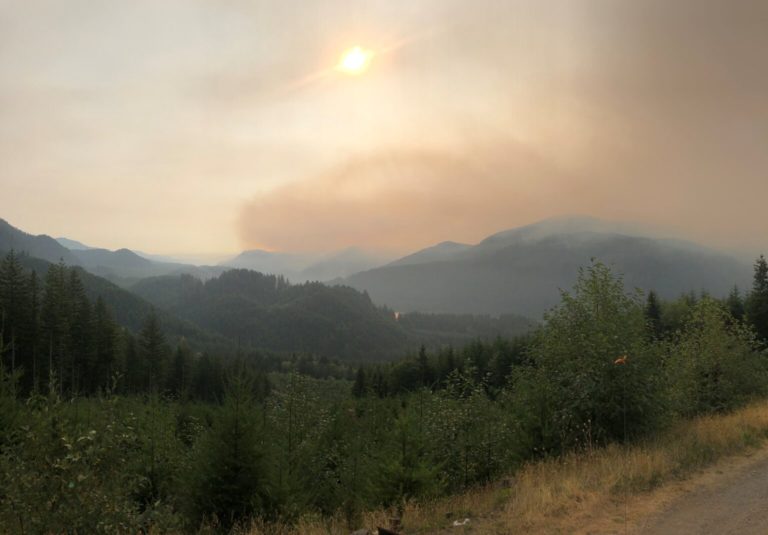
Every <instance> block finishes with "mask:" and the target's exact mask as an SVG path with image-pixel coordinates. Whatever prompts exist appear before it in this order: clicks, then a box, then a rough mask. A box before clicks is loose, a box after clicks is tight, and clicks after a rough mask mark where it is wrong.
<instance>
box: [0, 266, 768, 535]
mask: <svg viewBox="0 0 768 535" xmlns="http://www.w3.org/2000/svg"><path fill="white" fill-rule="evenodd" d="M71 286H72V287H76V285H75V284H74V283H72V285H71ZM0 288H6V286H5V285H4V284H3V283H2V281H0ZM65 288H66V286H65ZM3 292H4V293H2V295H3V296H4V297H3V299H4V300H3V303H5V304H4V307H6V308H4V310H8V308H7V307H8V305H7V303H8V299H7V295H8V294H7V290H3ZM45 298H46V299H52V298H53V296H51V297H48V296H46V297H45ZM62 302H71V301H67V300H63V301H62ZM766 303H768V268H767V267H766V264H765V261H764V260H762V259H761V260H760V261H759V262H758V263H757V265H756V269H755V283H754V287H753V289H752V292H751V293H750V294H749V296H748V298H747V299H746V301H745V300H743V299H742V298H741V297H740V296H739V295H738V294H737V293H734V294H733V295H731V296H730V297H729V299H728V300H726V301H719V300H715V299H712V298H710V297H707V296H696V297H694V296H685V297H683V298H681V299H679V300H677V301H674V302H660V301H659V300H658V299H657V298H656V297H655V296H654V295H653V294H651V295H649V296H647V297H644V296H642V295H641V294H640V293H638V292H628V291H627V290H626V289H625V288H624V287H623V284H622V281H621V279H620V278H619V277H616V276H615V275H614V274H612V273H611V272H610V270H609V269H608V268H607V267H605V266H603V265H601V264H599V263H596V264H593V265H591V266H590V267H589V268H587V269H585V270H583V272H582V273H581V275H580V277H579V280H578V283H577V285H576V287H575V288H574V290H573V291H572V292H570V293H564V294H563V299H562V303H561V305H560V306H559V307H557V308H555V309H554V310H553V311H552V312H551V313H550V314H549V315H548V316H547V318H546V322H545V325H544V326H543V327H542V328H541V329H540V330H539V331H538V332H536V333H535V334H534V335H533V336H531V337H528V338H524V339H519V340H513V341H503V340H499V341H497V342H495V343H480V342H478V343H476V344H471V345H469V346H467V347H466V348H465V349H464V350H461V351H455V350H453V349H450V348H446V349H445V350H442V351H439V352H434V353H431V354H430V353H428V352H427V351H426V350H422V351H421V352H420V353H419V354H418V355H414V356H413V357H410V358H406V359H404V360H402V361H400V362H397V363H394V364H391V365H386V366H381V365H380V366H367V367H361V368H360V369H358V370H357V373H356V376H355V381H354V382H351V381H345V380H341V379H337V378H329V379H321V380H319V379H312V378H310V377H307V376H306V375H302V374H300V373H299V372H298V370H294V371H292V372H291V373H288V374H276V373H271V374H269V375H268V374H266V373H265V372H264V370H263V369H261V368H259V367H258V366H257V365H256V364H254V362H253V361H251V360H250V359H247V358H240V359H237V360H234V361H231V362H227V363H226V366H225V367H222V369H221V370H220V373H221V375H222V376H223V377H224V379H223V380H222V381H221V382H220V383H215V384H221V385H222V386H221V388H222V394H221V397H220V398H219V397H218V395H211V398H210V399H209V400H206V399H205V398H204V397H203V396H205V395H206V393H208V392H209V390H207V389H206V388H204V387H201V389H200V391H199V393H198V394H197V395H193V394H194V392H195V390H194V389H193V388H192V387H191V386H190V385H192V384H194V383H193V382H185V380H188V379H185V378H189V377H190V375H189V372H188V371H185V370H188V368H186V367H185V366H192V369H193V370H194V369H197V370H199V369H200V368H199V367H200V366H201V364H200V363H201V361H202V358H203V357H201V356H194V355H187V356H185V357H184V358H179V359H174V360H169V357H168V356H167V353H168V351H167V349H165V348H164V346H163V344H164V342H163V339H162V334H161V331H160V329H159V326H157V325H155V323H156V318H155V319H152V318H150V319H149V320H148V322H147V326H146V327H145V329H144V330H143V331H142V332H141V333H139V336H138V342H137V346H138V347H139V348H141V349H140V351H137V353H136V354H137V355H138V356H137V360H136V362H130V361H129V362H127V363H125V364H124V365H123V366H124V368H123V369H124V370H125V372H126V374H134V375H133V376H132V377H134V378H135V381H136V382H135V383H129V384H132V386H131V387H125V386H122V385H123V384H124V383H125V382H126V381H128V377H123V376H121V375H120V373H117V374H115V373H106V372H104V371H102V372H100V373H104V376H103V377H109V378H110V382H109V383H108V386H106V387H93V386H92V387H90V388H89V389H85V388H84V387H82V386H81V385H85V384H91V383H84V382H81V381H84V380H85V379H84V378H87V377H88V372H89V371H91V370H93V369H97V370H103V368H102V367H101V366H102V365H103V363H102V362H101V361H100V360H99V359H98V358H97V359H96V361H95V362H94V365H95V366H96V368H92V367H91V365H83V364H82V363H83V362H90V361H82V360H79V359H80V358H81V357H82V355H81V354H80V353H78V351H77V347H76V345H74V344H77V343H82V339H80V338H77V336H75V335H73V332H76V331H72V330H71V329H72V327H71V326H72V325H78V323H77V322H76V321H71V322H68V323H66V325H67V326H68V330H67V331H66V333H65V332H64V331H63V330H62V331H52V330H50V329H51V328H52V327H51V326H55V325H56V324H55V323H46V324H45V325H48V327H44V329H49V330H48V331H44V332H48V333H49V334H48V338H47V339H48V340H49V353H48V355H47V356H48V357H49V360H48V361H47V363H40V361H39V360H38V359H35V361H34V362H35V363H37V364H36V366H39V367H37V369H36V373H35V374H34V376H33V380H31V381H29V379H28V376H26V375H25V371H26V369H25V367H24V366H22V365H19V361H18V360H16V356H17V343H16V337H17V333H16V331H15V330H14V331H13V333H14V334H13V336H12V338H11V344H8V342H7V341H6V342H3V343H2V346H3V348H4V351H3V357H4V358H3V362H4V366H3V367H2V370H3V371H2V373H0V377H1V378H2V380H0V405H1V406H0V419H1V421H0V525H2V526H4V527H5V528H6V529H8V530H9V531H11V532H18V533H46V532H56V533H58V532H77V533H91V532H100V533H116V532H117V533H119V532H124V533H136V532H139V531H141V530H144V531H152V532H158V533H159V532H170V533H175V532H195V531H198V530H204V531H205V530H208V531H224V532H226V531H230V530H232V529H249V528H250V529H255V530H257V532H258V531H259V530H261V531H262V532H265V533H275V532H277V531H278V530H279V529H283V528H281V527H280V526H285V525H294V526H297V528H296V529H299V530H300V532H302V533H309V532H311V529H321V527H320V526H330V528H328V529H331V528H333V529H332V531H333V530H337V531H341V530H342V529H351V528H355V527H359V526H361V525H363V524H367V523H369V522H373V521H375V520H376V519H377V518H380V517H381V515H384V514H385V513H384V512H383V511H385V510H388V512H387V513H386V514H390V515H391V514H399V515H403V514H404V515H405V522H406V525H408V526H409V527H410V526H412V527H418V525H419V524H420V523H421V524H424V522H423V521H421V520H418V519H419V518H422V517H424V518H429V515H430V514H433V513H429V511H435V510H437V509H434V507H432V506H429V505H424V504H430V503H449V504H453V505H452V507H455V506H456V504H457V503H459V504H460V503H461V502H460V500H461V498H454V501H450V500H449V501H448V502H440V501H439V500H441V499H442V498H441V497H444V496H451V495H454V496H455V495H461V493H462V492H465V491H467V490H469V489H474V488H477V487H478V486H480V487H482V486H483V485H488V484H490V483H491V482H492V481H495V480H498V479H499V478H502V477H505V476H507V475H509V474H513V473H515V474H517V475H516V478H515V481H514V484H512V485H511V486H510V488H509V489H506V490H504V491H503V492H502V493H501V494H496V495H495V494H493V493H491V494H490V496H491V498H488V499H489V500H490V501H492V502H493V503H494V506H493V507H499V506H500V505H501V504H508V505H507V506H506V507H509V512H508V514H507V515H505V518H508V521H509V522H522V524H519V525H518V528H517V529H525V528H530V527H531V526H534V525H535V522H536V520H535V518H533V517H532V516H531V515H534V514H538V515H543V516H547V517H549V516H552V515H557V514H562V511H563V509H562V508H563V507H566V509H567V505H566V506H563V500H565V501H567V500H571V499H575V497H580V499H581V501H584V500H585V499H586V500H589V499H591V498H589V493H595V494H594V496H602V495H604V494H605V493H607V492H614V491H616V490H622V489H631V490H638V489H639V490H642V489H646V488H650V487H652V486H654V485H657V484H659V483H660V482H661V481H663V480H665V479H666V478H668V477H670V476H673V475H676V474H680V473H684V472H685V471H686V470H690V469H692V468H695V467H696V466H697V465H701V464H702V463H705V462H709V461H711V460H712V459H713V458H715V457H716V456H717V455H720V454H722V453H727V452H728V451H734V450H735V449H738V448H739V447H742V446H743V445H745V444H754V443H756V442H757V441H759V440H760V439H761V438H762V437H763V436H764V434H765V426H764V420H765V414H763V412H761V410H763V409H760V410H758V409H755V410H757V413H750V412H749V411H747V412H743V413H736V414H737V415H736V416H731V417H723V416H717V417H716V418H714V419H709V420H708V418H709V417H708V416H707V415H710V414H728V413H729V412H730V411H733V410H734V409H737V408H738V407H741V406H744V405H745V404H747V403H749V402H751V401H753V400H756V399H759V398H763V397H765V396H766V394H768V391H767V390H766V388H767V385H768V355H766V353H765V350H764V339H763V338H761V336H764V333H765V330H764V329H765V327H766V325H768V323H763V322H764V321H765V318H766V316H761V313H763V312H764V311H766V310H768V308H767V307H766V306H765V305H766ZM85 308H87V307H85ZM43 310H47V309H46V307H45V306H43ZM43 317H44V318H45V317H47V316H45V315H44V316H43ZM51 317H52V318H56V317H59V316H57V315H55V314H54V315H53V316H51ZM72 317H74V318H77V316H72ZM96 317H97V318H98V315H97V316H96ZM13 321H15V320H9V322H10V324H11V325H14V323H13ZM46 321H49V320H46ZM85 324H87V325H92V323H88V322H86V323H85ZM7 325H8V323H5V324H4V326H5V327H6V328H7ZM16 325H18V324H16ZM5 332H8V331H6V330H4V331H3V333H5ZM96 332H99V331H98V329H97V330H96ZM53 333H59V335H60V336H61V338H60V339H59V338H53ZM43 339H44V340H45V338H43ZM51 340H60V343H59V345H57V346H56V347H58V348H59V349H60V352H59V353H55V352H54V351H53V350H52V349H51V347H53V344H52V343H50V341H51ZM31 347H35V346H34V345H33V346H31ZM97 347H103V345H100V346H97ZM88 351H89V352H88V353H87V355H89V358H94V355H95V354H98V353H93V352H91V351H92V349H90V348H88ZM33 354H34V353H33ZM158 355H162V359H163V360H159V359H160V357H158ZM177 355H178V352H177ZM53 357H57V359H54V358H53ZM9 359H10V364H11V366H8V364H9ZM72 363H76V364H77V363H80V365H81V367H79V368H77V367H75V368H73V366H72V365H71V364H72ZM173 363H180V364H179V367H176V366H175V364H173ZM185 363H187V364H185ZM73 369H74V370H75V372H76V373H72V371H73ZM107 369H108V368H107ZM78 370H79V371H82V373H79V372H78ZM174 371H176V372H177V373H174ZM42 372H44V373H42ZM198 373H201V372H198ZM209 375H210V374H209ZM192 376H194V375H192ZM25 377H26V379H25ZM129 377H131V376H129ZM201 377H203V378H207V377H206V374H205V373H201ZM104 380H105V379H101V380H100V381H101V382H98V381H97V382H95V383H93V384H95V385H101V384H104V382H103V381H104ZM176 380H178V381H176ZM25 381H26V382H25ZM84 394H87V395H84ZM738 414H741V415H742V416H738ZM728 418H731V420H729V419H728ZM739 418H741V419H739ZM690 419H698V420H693V421H694V422H697V423H692V424H682V425H683V427H682V429H684V432H683V433H682V434H681V433H680V432H678V434H676V433H675V431H674V429H681V427H680V425H681V424H680V423H679V422H685V421H687V420H690ZM708 421H711V422H719V423H716V424H707V422H708ZM708 425H714V426H715V427H717V426H726V427H727V426H731V427H732V429H731V428H729V429H725V428H724V429H722V430H720V429H718V432H717V433H713V432H712V431H707V429H710V427H707V426H708ZM685 426H689V427H688V428H686V427H685ZM697 426H698V427H697ZM708 433H709V435H711V436H709V438H707V436H708ZM654 437H656V438H654ZM658 437H661V438H658ZM697 437H698V438H697ZM619 444H629V446H623V448H629V449H620V446H618V445H619ZM598 451H599V452H598ZM667 451H668V452H672V453H663V452H667ZM595 452H598V453H595ZM626 452H629V453H628V455H629V456H630V458H633V459H636V460H635V461H633V462H632V463H631V466H635V468H634V469H632V470H630V471H627V472H623V471H621V470H618V471H617V468H616V466H619V467H622V466H625V465H624V464H622V463H618V465H616V464H614V465H612V464H611V463H612V462H615V461H616V460H617V459H619V458H621V459H624V458H626V457H625V456H624V453H626ZM579 467H581V468H579ZM548 474H549V475H548ZM552 474H557V475H556V476H555V475H552ZM547 478H551V480H548V479H547ZM548 481H550V482H549V483H548ZM477 492H479V493H480V494H477V493H475V494H472V493H470V494H469V495H467V494H465V495H464V496H472V495H478V496H484V495H483V494H482V491H477ZM537 496H538V498H537ZM595 499H597V498H595ZM436 500H438V501H437V502H436ZM455 500H459V502H456V501H455ZM548 500H550V501H548ZM430 507H432V508H430ZM477 507H478V509H480V510H482V507H487V506H481V505H477ZM438 509H439V508H438ZM457 509H461V508H460V507H457ZM375 510H379V511H382V512H381V513H379V517H375V516H370V515H372V513H366V511H375ZM420 511H421V512H420ZM526 511H528V512H526ZM474 513H475V514H476V513H477V509H475V510H474ZM420 515H421V516H420ZM473 516H474V515H473ZM526 519H527V520H526ZM443 520H444V519H443ZM430 522H431V521H430ZM424 525H425V526H427V527H429V526H428V525H427V524H424ZM430 525H434V524H430ZM511 525H512V524H510V526H511ZM254 526H256V527H254ZM258 526H262V527H258ZM312 526H315V527H314V528H313V527H312ZM334 526H335V527H334ZM302 529H303V530H304V531H301V530H302ZM411 529H412V528H411Z"/></svg>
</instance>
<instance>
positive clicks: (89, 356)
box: [61, 269, 95, 393]
mask: <svg viewBox="0 0 768 535" xmlns="http://www.w3.org/2000/svg"><path fill="white" fill-rule="evenodd" d="M67 302H68V306H69V331H68V333H67V335H68V336H67V346H68V347H67V356H68V362H67V368H68V369H67V373H66V374H65V375H64V376H62V378H61V379H62V381H64V382H65V383H66V384H68V385H69V391H70V392H72V393H76V392H80V391H81V390H82V389H83V387H84V386H85V385H83V379H84V377H83V376H84V374H85V373H86V372H85V369H86V367H87V366H88V364H93V363H94V360H95V359H94V356H93V323H92V320H93V318H92V311H91V303H90V301H88V298H87V297H86V295H85V289H84V288H83V283H82V282H81V281H80V277H79V276H78V274H77V271H76V270H74V269H71V270H70V271H69V282H68V284H67ZM88 386H89V387H90V386H92V385H88ZM93 386H95V385H93Z"/></svg>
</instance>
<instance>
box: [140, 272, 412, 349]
mask: <svg viewBox="0 0 768 535" xmlns="http://www.w3.org/2000/svg"><path fill="white" fill-rule="evenodd" d="M132 291H133V292H135V293H136V294H137V295H139V296H141V297H142V298H144V299H146V300H147V301H150V302H152V303H153V304H155V305H156V306H158V307H159V308H161V309H164V310H167V311H169V312H170V313H171V314H174V315H178V316H180V317H182V318H185V319H187V320H189V321H191V322H193V323H195V324H197V325H200V326H201V327H203V328H204V329H206V330H210V331H213V332H216V333H218V334H220V335H222V336H225V337H227V338H230V339H231V340H237V341H238V343H239V344H242V345H243V346H245V347H252V348H257V349H266V350H271V351H279V352H307V353H314V354H318V355H325V356H329V357H331V356H336V357H341V358H347V359H354V360H376V359H381V358H391V357H395V356H398V355H400V354H401V353H402V352H403V351H404V350H405V348H406V346H407V338H406V333H405V331H404V330H403V329H402V328H401V327H400V325H398V323H397V321H396V320H395V318H394V315H393V314H392V313H391V312H387V311H385V310H382V309H379V308H377V307H376V306H375V305H374V304H373V303H372V302H371V300H370V298H369V297H368V296H367V295H365V294H364V293H361V292H358V291H356V290H354V289H352V288H348V287H339V286H336V287H331V286H326V285H323V284H320V283H305V284H297V285H294V284H290V283H289V282H287V281H286V280H285V279H284V278H283V277H280V276H275V275H264V274H261V273H257V272H255V271H250V270H244V269H236V270H230V271H227V272H225V273H223V274H221V275H220V276H219V277H217V278H213V279H210V280H207V281H205V282H203V281H200V280H199V279H195V278H194V277H191V276H189V275H182V276H166V277H155V278H150V279H145V280H142V281H140V282H138V283H137V284H135V285H134V286H133V287H132Z"/></svg>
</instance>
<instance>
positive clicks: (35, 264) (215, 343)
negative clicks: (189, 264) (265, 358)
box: [0, 250, 234, 352]
mask: <svg viewBox="0 0 768 535" xmlns="http://www.w3.org/2000/svg"><path fill="white" fill-rule="evenodd" d="M0 254H4V251H2V250H0ZM18 258H19V261H20V262H21V264H22V265H23V266H24V267H25V268H26V269H28V270H30V271H32V270H34V271H36V272H37V274H38V277H39V278H40V280H42V279H43V278H44V277H45V274H46V272H47V271H48V267H49V266H50V265H51V262H48V261H46V260H42V259H40V258H34V257H31V256H28V255H20V256H19V257H18ZM75 269H76V270H77V273H78V276H79V278H80V280H81V281H82V284H83V289H84V290H85V294H86V296H87V297H88V299H90V300H91V301H95V300H96V299H97V298H99V297H101V299H102V300H103V301H104V303H105V304H106V305H107V307H108V308H109V310H110V312H111V314H112V315H113V317H114V319H115V321H116V322H117V323H118V324H119V325H121V326H122V327H125V328H127V329H129V330H130V331H132V332H137V331H138V330H139V329H140V328H141V326H142V325H143V323H144V321H145V319H146V318H147V316H148V315H149V313H150V310H151V309H152V307H153V304H152V303H150V302H149V301H147V300H145V299H143V298H142V297H140V296H138V295H136V294H134V293H131V292H129V291H128V290H125V289H123V288H121V287H119V286H117V285H116V284H114V283H112V282H110V281H108V280H106V279H104V278H102V277H99V276H97V275H93V274H92V273H89V272H88V271H85V270H84V269H82V268H80V267H76V268H75ZM158 316H159V319H160V322H161V324H162V327H163V330H164V331H165V333H166V334H167V335H168V336H169V338H170V341H171V342H175V341H177V340H179V339H181V338H182V337H183V338H185V339H186V340H187V341H188V342H189V343H190V344H191V345H192V346H193V347H194V348H195V349H197V350H200V351H203V350H212V351H225V352H229V351H231V350H232V349H233V348H234V344H233V343H232V342H231V341H229V340H227V339H226V338H224V337H222V336H220V335H216V334H213V333H210V332H206V331H205V330H204V329H201V328H200V327H198V326H197V325H194V324H193V323H192V322H190V321H188V320H185V319H182V318H180V317H179V316H177V315H175V314H173V313H170V312H168V311H162V310H161V311H159V312H158Z"/></svg>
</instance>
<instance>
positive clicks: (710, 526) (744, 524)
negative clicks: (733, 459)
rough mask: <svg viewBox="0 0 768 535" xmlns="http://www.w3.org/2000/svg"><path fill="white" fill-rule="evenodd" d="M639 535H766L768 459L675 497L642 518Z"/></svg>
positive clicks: (750, 464) (767, 528) (724, 474)
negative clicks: (656, 511) (660, 509)
mask: <svg viewBox="0 0 768 535" xmlns="http://www.w3.org/2000/svg"><path fill="white" fill-rule="evenodd" d="M632 532H633V533H640V534H643V535H698V534H701V535H736V534H738V535H766V534H768V457H766V456H764V455H761V456H759V458H758V459H756V461H755V462H754V463H747V464H746V465H744V466H741V467H738V468H737V469H735V470H734V471H732V472H730V473H728V472H722V475H721V476H720V477H718V478H716V479H714V481H713V482H712V483H710V484H708V485H704V486H701V487H699V488H695V489H693V490H691V491H690V492H688V493H686V494H683V495H682V496H680V497H678V498H677V499H676V500H674V501H673V502H672V503H670V504H669V505H668V506H667V507H666V508H665V509H664V510H662V511H660V512H658V513H656V514H654V515H652V516H650V517H649V518H647V519H645V520H644V521H643V522H641V523H640V525H637V526H636V529H635V530H632Z"/></svg>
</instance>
